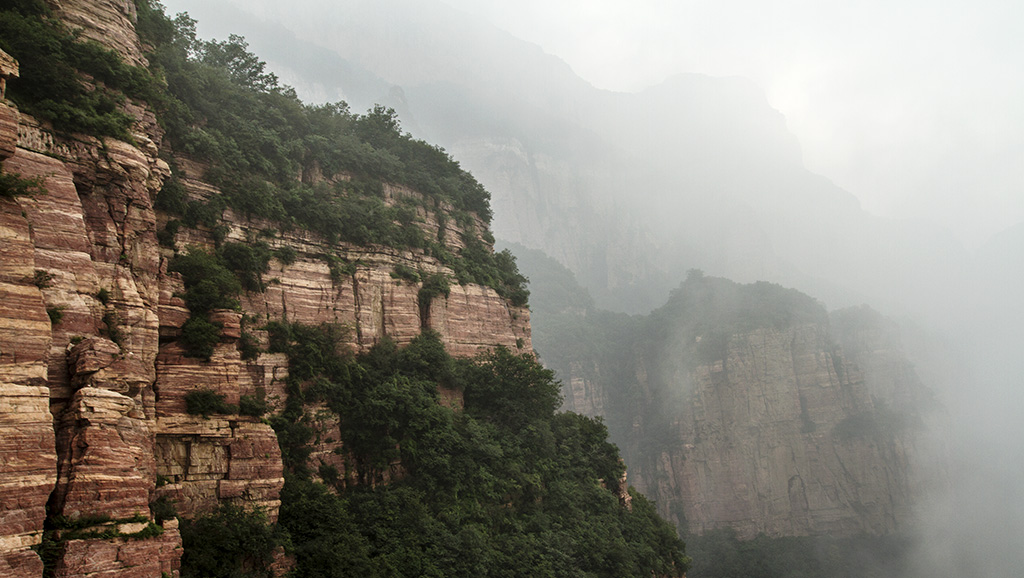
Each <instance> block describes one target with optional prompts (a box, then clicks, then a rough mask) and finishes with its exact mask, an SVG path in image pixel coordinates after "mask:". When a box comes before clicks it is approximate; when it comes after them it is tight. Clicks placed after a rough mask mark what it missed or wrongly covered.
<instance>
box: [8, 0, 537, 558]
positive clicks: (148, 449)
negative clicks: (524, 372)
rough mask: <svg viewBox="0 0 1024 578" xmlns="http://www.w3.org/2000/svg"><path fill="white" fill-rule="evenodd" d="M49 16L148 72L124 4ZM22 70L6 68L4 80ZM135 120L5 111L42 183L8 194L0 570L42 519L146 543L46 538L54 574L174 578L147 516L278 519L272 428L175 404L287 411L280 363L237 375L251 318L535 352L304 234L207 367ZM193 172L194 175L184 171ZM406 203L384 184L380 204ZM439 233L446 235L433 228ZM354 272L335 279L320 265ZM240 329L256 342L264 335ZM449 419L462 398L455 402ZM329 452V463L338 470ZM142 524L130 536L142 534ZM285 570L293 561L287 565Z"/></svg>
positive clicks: (148, 124) (419, 256) (165, 534)
mask: <svg viewBox="0 0 1024 578" xmlns="http://www.w3.org/2000/svg"><path fill="white" fill-rule="evenodd" d="M56 9H57V14H58V15H59V16H60V17H61V18H63V19H65V20H66V21H67V22H68V23H69V24H70V25H71V26H72V27H79V28H82V29H83V35H84V36H85V37H87V38H92V39H95V40H97V41H99V42H101V43H103V44H104V45H106V46H108V47H110V48H113V49H115V50H117V51H118V52H119V53H120V54H121V55H122V56H123V57H125V58H126V59H127V60H128V61H129V62H133V63H142V62H144V59H143V57H142V52H141V50H140V48H139V46H140V44H139V41H138V38H137V37H136V36H135V33H134V28H133V23H134V20H135V18H136V15H135V5H134V3H133V2H131V1H130V0H126V1H120V0H118V1H112V0H111V1H108V0H94V1H64V2H61V3H59V6H56ZM16 74H17V69H16V63H15V62H14V61H13V59H10V58H7V56H6V55H4V54H2V53H0V78H4V79H6V78H7V77H9V76H14V75H16ZM124 109H125V111H126V112H128V113H129V114H131V115H132V116H133V117H134V118H135V119H136V122H135V125H134V127H133V130H132V141H133V142H132V143H127V142H122V141H118V140H115V139H110V138H107V139H103V140H102V141H101V140H99V139H96V138H92V137H85V136H80V135H72V136H69V135H65V134H61V133H58V132H56V131H54V130H52V127H49V126H48V125H46V124H45V123H40V122H38V121H37V120H36V119H34V118H32V117H31V116H28V115H25V114H21V113H20V112H19V111H18V110H17V108H16V107H14V106H13V105H11V104H10V103H7V102H0V161H2V162H3V170H4V171H5V172H9V173H16V174H18V175H20V176H21V177H24V178H38V179H41V181H42V185H43V186H44V188H45V194H37V195H32V196H21V197H16V198H6V197H5V198H0V498H2V499H0V504H2V505H0V574H2V575H3V576H5V577H6V576H11V577H13V578H22V577H24V578H29V577H32V578H37V577H38V576H40V575H41V574H42V571H43V565H42V561H41V559H40V557H39V556H38V555H37V553H36V552H35V551H33V548H35V547H38V546H39V545H40V544H41V542H42V540H43V532H44V521H45V520H47V518H48V517H49V518H50V519H51V520H54V519H57V517H59V516H62V517H63V518H60V519H68V520H76V519H83V518H91V517H95V516H109V517H110V518H111V519H112V521H110V522H107V523H105V525H102V524H101V525H100V526H99V528H100V529H101V530H103V531H105V532H107V533H108V534H109V533H112V532H113V533H120V534H121V535H125V534H134V533H136V532H142V531H145V534H144V535H143V536H142V537H141V538H140V539H134V540H126V539H124V538H121V537H114V538H110V537H109V536H100V537H89V536H82V535H80V534H61V532H62V531H61V530H59V529H58V530H51V531H50V532H52V536H51V535H50V534H48V540H51V541H52V543H50V544H49V545H48V548H51V549H52V551H53V552H56V554H55V556H56V560H55V562H54V563H53V564H54V565H53V566H52V569H53V572H54V575H55V576H60V577H72V576H76V577H78V576H89V577H107V576H110V577H113V576H118V577H130V578H131V577H135V576H138V577H143V576H147V577H150V576H160V575H169V576H177V573H178V565H179V559H180V556H181V537H180V535H179V533H178V530H177V526H176V523H175V522H174V521H173V520H170V521H164V522H163V523H162V525H161V526H159V527H156V526H154V528H157V529H153V528H149V529H147V528H148V526H147V523H146V522H138V521H132V522H125V520H138V519H140V516H141V518H146V519H149V518H150V510H149V508H150V504H151V503H153V502H154V500H157V499H158V498H160V497H166V498H167V499H169V500H172V501H173V502H174V503H175V505H176V507H177V509H178V511H179V513H181V514H182V515H185V516H192V515H198V514H202V513H204V512H208V511H211V510H213V509H214V508H216V507H217V505H218V504H220V503H224V502H232V503H238V504H243V505H245V506H246V507H260V508H263V509H264V510H265V511H266V513H267V516H268V518H269V519H270V520H275V519H276V517H277V513H278V508H279V506H280V492H281V488H282V487H283V483H284V478H283V465H282V459H281V452H280V449H279V447H278V443H277V438H276V436H275V433H274V431H273V429H272V428H271V427H270V426H269V425H268V424H267V423H266V422H264V421H261V420H260V419H259V418H255V417H250V416H243V415H217V416H214V417H212V418H210V419H205V418H203V417H202V416H195V415H189V414H188V413H187V411H186V402H185V398H186V396H187V394H188V393H189V392H191V391H194V390H197V389H209V390H213V391H215V392H218V393H220V394H222V395H224V396H225V401H226V402H228V403H231V404H238V403H239V401H240V399H241V398H242V396H253V397H254V398H259V399H264V400H266V402H267V403H268V406H269V407H270V409H271V411H273V410H274V409H280V407H281V405H282V404H283V401H284V399H285V391H284V384H285V380H286V378H287V374H288V372H287V366H288V361H287V358H286V357H285V356H284V355H282V354H270V353H262V354H260V355H259V356H258V358H256V359H248V360H243V359H242V356H241V354H240V352H239V341H240V339H241V338H242V328H243V325H244V323H246V321H245V319H249V320H251V319H258V320H261V321H264V322H265V321H266V320H286V321H289V322H297V323H304V324H318V323H324V322H329V323H335V324H341V325H343V326H345V327H347V328H348V329H349V331H348V337H349V343H348V345H350V346H351V347H352V348H354V349H355V350H361V349H365V348H368V347H370V346H371V345H373V344H374V343H375V342H377V341H379V340H380V339H382V338H384V337H390V338H392V339H394V340H395V341H397V342H398V343H406V342H408V341H410V340H411V339H413V338H414V337H415V336H416V335H418V334H419V333H420V332H421V331H422V330H423V329H424V328H425V327H429V328H430V329H433V330H435V331H437V332H439V334H440V335H441V336H442V339H443V341H444V343H445V344H446V346H448V348H449V350H450V351H451V352H452V353H453V354H455V355H463V356H465V355H473V354H475V353H476V352H477V351H478V350H479V349H480V348H481V347H493V346H496V345H504V346H507V347H509V348H512V349H516V350H520V351H530V350H531V343H530V330H529V312H528V310H527V309H526V308H524V307H513V306H511V305H510V304H509V303H508V302H507V301H506V300H505V299H503V298H501V297H500V296H499V295H498V294H497V293H496V292H495V291H494V290H492V289H490V288H487V287H483V286H476V285H466V286H458V285H456V286H453V287H452V288H451V291H450V293H449V294H448V295H447V296H445V295H437V296H435V297H434V298H433V299H432V300H430V302H429V303H428V304H425V305H424V304H421V303H420V299H419V295H418V293H419V288H420V284H419V283H410V282H409V281H405V280H399V279H395V278H394V277H393V276H392V275H391V273H392V272H393V271H394V269H395V267H396V266H398V265H404V266H406V267H410V268H412V269H419V270H422V271H425V272H428V273H447V274H451V273H452V272H451V270H449V269H447V268H445V267H444V266H443V265H442V264H441V263H440V262H439V261H438V260H436V259H434V258H431V257H427V256H426V255H425V254H424V253H422V252H412V251H404V250H396V249H390V248H386V247H359V246H354V245H337V244H331V243H327V242H326V241H325V240H324V239H321V238H319V237H317V236H316V235H313V234H310V233H305V232H302V231H298V230H291V231H289V232H288V233H286V234H280V235H278V236H276V237H275V238H274V239H273V240H272V243H273V246H274V248H281V247H286V246H287V247H290V248H291V249H293V250H294V252H295V254H296V259H295V261H294V262H291V263H289V264H287V265H285V264H283V263H280V262H278V261H274V262H273V263H272V270H271V271H270V272H269V274H267V275H266V281H267V282H268V283H267V284H268V288H267V290H266V291H265V292H262V293H251V294H248V295H247V296H245V298H244V299H243V303H242V312H235V311H216V312H214V314H213V320H214V321H216V322H218V323H219V324H220V325H221V326H222V329H221V332H220V342H219V343H218V344H217V345H216V347H215V348H214V349H215V350H214V354H213V355H212V356H211V358H210V359H209V360H200V359H196V358H193V357H188V356H186V355H185V354H184V351H183V349H182V346H181V345H180V343H179V342H178V338H179V337H180V334H181V327H182V325H183V324H184V323H185V321H186V320H187V319H188V318H189V315H190V314H189V311H188V309H187V308H186V307H185V303H184V301H183V300H182V299H181V297H180V295H181V293H182V292H183V291H184V286H183V284H182V280H181V277H180V275H178V274H175V273H168V271H167V266H168V262H169V259H170V258H171V256H172V252H171V251H170V250H169V249H166V248H161V247H160V245H159V243H158V240H157V231H158V230H159V229H160V227H163V225H164V224H165V223H166V222H167V220H168V217H167V216H166V215H162V214H160V213H158V212H157V211H156V210H155V209H154V202H153V201H154V199H155V198H156V195H157V193H158V192H159V191H160V189H161V187H162V186H163V183H164V182H165V180H166V179H167V178H168V177H169V176H170V168H169V166H168V164H167V162H165V161H164V160H162V159H161V158H160V146H161V140H162V131H161V129H160V128H159V125H158V124H157V123H156V119H155V117H154V115H153V113H152V112H150V111H148V110H147V109H145V108H144V107H142V106H140V105H138V104H137V103H133V102H130V101H129V102H126V103H125V104H124ZM181 164H182V166H183V167H185V173H184V174H185V182H186V187H187V189H188V191H189V194H190V195H193V196H194V197H196V198H204V196H209V195H211V194H219V192H218V191H217V190H216V189H215V188H213V187H212V186H210V185H209V184H207V183H204V182H202V180H201V176H202V167H201V165H199V164H196V163H192V164H190V161H189V160H188V159H181ZM189 168H193V169H196V170H195V171H189ZM414 195H417V193H416V192H414V191H411V190H408V189H406V188H404V187H398V186H391V185H386V186H385V197H386V199H385V200H386V202H398V201H399V199H401V198H405V197H408V196H414ZM446 210H447V211H450V210H451V208H450V207H445V206H439V207H436V208H435V209H434V210H432V211H427V210H426V209H421V210H420V213H419V214H418V221H419V223H418V224H419V226H421V227H423V228H424V230H425V231H426V232H427V233H429V234H431V235H433V237H434V238H444V239H445V242H446V243H447V244H448V247H449V248H450V249H453V250H457V249H458V248H459V247H461V243H462V240H461V235H462V234H463V233H465V234H470V235H476V236H478V237H480V238H482V236H483V233H484V232H485V231H486V224H485V223H483V222H482V221H480V220H479V219H475V220H474V219H470V222H466V221H465V219H464V220H463V223H462V224H461V225H458V224H455V222H454V221H455V220H454V219H449V218H441V217H439V215H441V214H442V213H444V212H445V211H446ZM223 219H224V224H225V225H226V227H227V228H228V234H227V235H228V239H229V240H237V241H245V240H247V239H252V238H255V237H256V236H257V235H260V234H262V233H263V232H265V231H266V230H268V229H270V228H273V227H274V224H273V223H267V222H257V221H250V220H247V219H244V218H241V217H239V216H238V215H235V214H234V213H232V212H231V211H225V213H224V215H223ZM441 227H445V232H444V233H441V234H440V235H439V229H440V228H441ZM174 242H175V243H177V245H178V246H179V247H180V248H182V249H184V248H185V247H188V246H199V247H212V246H213V238H212V236H211V234H210V231H206V230H200V229H181V230H180V231H179V232H178V235H177V238H176V239H174ZM324 254H332V255H335V256H336V257H338V258H341V259H344V260H346V261H348V262H350V263H353V264H354V266H353V267H352V269H351V270H350V271H349V272H346V273H345V274H344V275H340V276H339V275H338V274H337V271H332V269H331V266H330V264H329V263H327V262H325V261H324V260H323V257H322V255H324ZM247 327H248V328H249V329H250V330H251V331H252V333H253V335H255V337H256V338H257V339H260V340H262V344H263V345H264V346H265V345H266V341H267V335H266V333H265V332H263V331H260V330H259V329H258V325H257V324H254V323H251V322H250V323H249V325H247ZM456 403H457V402H456ZM332 449H333V448H328V449H327V450H326V451H329V452H330V453H331V455H337V454H335V453H334V452H331V450H332ZM139 524H141V526H139ZM277 565H278V566H280V567H281V568H287V566H288V564H287V561H284V560H278V564H277Z"/></svg>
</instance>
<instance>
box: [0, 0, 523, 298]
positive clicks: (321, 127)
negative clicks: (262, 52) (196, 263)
mask: <svg viewBox="0 0 1024 578" xmlns="http://www.w3.org/2000/svg"><path fill="white" fill-rule="evenodd" d="M136 5H137V8H138V13H139V21H138V25H137V30H138V32H139V34H140V36H141V37H142V38H143V40H144V42H146V43H147V44H148V46H149V49H150V50H149V53H148V54H147V56H148V58H149V60H150V68H149V70H146V69H143V68H139V67H134V66H129V65H127V64H125V63H124V62H123V61H121V60H120V58H119V57H118V56H117V54H116V53H114V52H112V51H110V50H107V49H105V48H103V47H102V46H100V45H99V44H98V43H96V42H92V41H83V40H82V39H81V38H79V37H78V35H76V34H75V33H72V32H70V31H68V30H67V29H66V27H65V26H63V25H62V24H61V23H60V22H59V21H58V20H57V19H56V18H54V17H53V16H52V13H51V10H50V8H49V7H48V6H47V4H46V3H45V2H42V1H41V0H19V1H18V2H14V3H13V4H11V5H9V6H8V7H5V8H3V9H0V48H3V49H4V50H6V51H7V52H8V53H10V54H12V55H13V56H14V57H15V58H17V59H19V60H20V61H21V64H22V75H21V78H19V79H14V80H12V82H11V84H10V90H9V94H10V97H11V98H12V100H14V101H15V102H16V103H17V104H18V106H19V107H21V109H22V110H24V111H25V112H28V113H31V114H34V115H36V116H38V117H40V118H42V119H44V120H48V121H51V122H52V123H53V126H54V127H55V128H56V129H57V130H60V131H67V132H83V133H86V134H92V135H96V136H114V137H117V138H121V139H125V140H130V138H131V137H130V128H131V124H132V122H133V121H132V118H131V117H130V116H129V115H128V114H127V113H126V112H125V111H124V107H123V104H124V102H125V100H126V99H127V98H131V99H135V100H138V101H143V102H146V103H148V104H149V105H150V106H151V107H152V108H154V109H155V110H156V111H157V113H158V114H157V116H158V119H159V121H160V122H161V124H162V125H163V126H164V128H165V129H166V131H167V139H168V141H169V142H170V144H171V145H172V146H173V148H174V149H175V150H176V151H178V152H180V153H185V154H188V155H192V156H195V157H197V158H201V159H202V160H203V161H204V162H207V163H209V164H210V169H209V170H208V172H207V174H206V175H205V178H206V179H207V180H208V181H210V182H211V183H213V184H215V185H217V186H218V187H219V188H220V189H221V191H223V193H224V194H223V195H222V196H218V197H215V198H212V199H209V200H208V201H206V202H199V201H195V200H188V199H187V198H186V196H185V194H184V189H183V187H181V184H180V182H178V180H177V179H176V178H172V179H170V180H169V181H168V183H167V185H166V186H165V188H164V191H163V192H162V193H161V194H160V195H159V197H158V199H157V207H158V208H159V209H161V210H165V211H168V212H169V213H171V214H172V215H174V216H176V217H178V218H180V219H181V221H180V222H184V223H185V224H187V225H189V226H196V225H199V224H202V225H204V226H206V227H209V228H210V229H212V230H213V232H214V234H215V236H216V235H217V233H218V228H219V225H220V223H219V219H220V214H221V212H222V210H223V209H224V208H225V207H226V206H230V207H232V208H234V209H235V210H236V211H238V212H240V213H242V214H244V215H247V216H249V217H262V218H266V219H271V220H275V221H278V222H280V223H281V226H282V227H283V228H290V227H301V228H305V229H309V230H312V231H315V232H317V233H320V234H321V235H323V236H324V237H325V238H326V239H327V240H328V241H329V242H335V241H347V242H351V243H356V244H361V245H366V244H381V245H388V246H393V247H404V248H412V249H418V250H423V251H426V252H428V253H430V254H434V255H435V256H437V257H438V258H440V259H441V260H442V262H444V263H445V264H446V265H449V266H451V267H453V268H454V269H455V270H456V271H457V277H458V279H459V281H460V282H463V283H467V282H475V283H481V284H485V285H489V286H491V287H494V288H495V290H497V291H498V293H499V294H501V295H503V296H505V297H507V298H509V299H511V300H512V301H513V302H514V303H515V304H517V305H524V304H525V303H526V298H527V295H528V292H527V291H526V289H525V284H526V279H525V278H524V277H522V276H521V275H519V273H518V270H517V269H516V267H515V262H514V261H513V260H512V259H511V258H510V256H507V255H506V256H503V255H494V253H493V252H492V251H490V250H489V249H487V248H486V247H483V246H482V245H481V244H480V243H479V241H476V238H475V236H474V235H472V234H471V235H468V236H469V237H472V241H473V242H474V243H470V245H471V246H468V247H467V248H466V249H465V250H463V251H462V252H460V253H459V254H455V255H453V254H451V253H450V252H449V251H448V250H447V249H445V248H444V247H443V245H441V243H440V241H441V239H440V238H439V239H437V240H430V239H427V238H426V237H425V235H424V234H423V232H422V230H421V229H420V228H419V227H418V226H415V225H414V223H413V221H414V219H415V215H416V212H415V209H414V207H413V206H412V205H414V204H415V203H417V202H422V203H423V204H424V205H426V206H428V207H430V208H432V209H433V210H434V211H435V212H438V213H441V212H443V211H444V210H448V209H447V208H446V207H448V205H449V204H450V206H451V207H454V211H455V213H456V215H459V214H468V213H475V214H477V215H479V216H480V217H481V218H482V219H483V220H484V221H485V222H488V221H490V218H491V209H490V195H489V194H488V193H487V191H486V190H484V188H483V187H482V186H481V185H480V183H478V182H477V181H476V179H474V178H473V177H472V175H470V174H469V173H467V172H465V171H463V170H462V168H461V167H460V166H459V163H458V162H456V161H455V160H453V159H452V158H451V157H450V156H449V155H448V154H447V153H446V152H445V151H444V150H443V149H440V148H438V147H436V146H433V145H430V144H428V143H426V142H423V141H420V140H417V139H414V138H413V137H412V136H411V135H410V134H409V133H407V132H403V131H402V129H401V125H400V123H399V120H398V117H397V115H396V114H395V112H394V110H391V109H387V108H384V107H381V106H376V107H374V108H373V109H372V110H370V111H368V112H367V113H366V114H362V115H361V114H355V113H352V112H350V111H349V109H348V106H347V105H346V104H345V103H343V102H341V103H335V104H327V105H321V106H308V105H305V104H303V103H302V102H301V101H299V99H298V98H297V97H296V95H295V92H294V91H293V90H291V89H290V88H288V87H285V86H282V85H280V84H279V83H278V80H277V78H276V77H275V76H274V75H273V74H271V73H268V72H266V71H265V64H264V63H263V62H262V61H260V60H259V59H258V58H257V57H256V56H255V55H254V54H252V53H251V52H249V51H248V50H247V45H246V43H245V41H244V40H243V39H241V38H239V37H235V36H232V37H230V38H229V39H228V40H227V41H221V42H218V41H202V40H199V39H197V38H196V34H195V22H194V21H193V20H191V19H190V18H188V17H187V16H179V17H177V18H176V19H174V20H173V21H172V20H170V19H168V18H167V17H166V16H165V14H164V12H163V7H162V6H161V5H160V4H159V3H157V2H152V1H150V0H138V1H137V2H136ZM310 175H323V176H324V177H326V180H323V179H320V178H319V177H311V176H310ZM307 177H309V178H307ZM349 177H351V178H349ZM383 182H393V183H401V184H405V185H408V186H410V187H412V188H413V189H415V190H417V191H419V192H420V193H422V194H423V195H425V198H424V199H423V200H422V201H413V200H411V199H406V200H404V201H402V202H400V203H399V204H398V205H397V206H396V205H391V204H385V202H384V199H383V187H382V183H383ZM332 183H333V184H332ZM31 185H32V183H26V182H21V181H16V180H12V177H11V176H10V175H2V174H0V193H2V194H4V195H5V196H10V195H13V194H24V193H25V192H26V191H29V190H31V189H32V186H31ZM402 203H404V204H402ZM467 222H468V221H467ZM177 226H179V221H178V220H177V219H174V220H172V221H171V222H169V223H168V228H167V229H166V230H163V231H161V232H160V241H161V243H162V244H164V245H165V246H169V247H171V246H173V236H174V230H175V229H176V227H177ZM243 285H246V288H247V289H250V287H249V286H248V285H247V284H246V283H245V280H244V279H243Z"/></svg>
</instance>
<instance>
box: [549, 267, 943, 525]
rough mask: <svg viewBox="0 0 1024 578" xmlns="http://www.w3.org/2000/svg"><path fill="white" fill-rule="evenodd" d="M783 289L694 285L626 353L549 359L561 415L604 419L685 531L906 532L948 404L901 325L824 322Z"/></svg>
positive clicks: (639, 480)
mask: <svg viewBox="0 0 1024 578" xmlns="http://www.w3.org/2000/svg"><path fill="white" fill-rule="evenodd" d="M759 286H760V288H758V287H759ZM786 291H791V290H783V289H782V288H780V287H777V286H769V285H767V284H758V285H746V286H740V285H736V284H732V283H730V282H727V281H725V280H721V279H702V280H696V281H695V280H688V281H687V282H686V283H685V284H684V285H683V287H682V288H681V289H679V290H677V292H676V293H675V294H674V295H673V298H672V299H671V300H670V303H669V304H668V305H666V306H665V307H664V308H662V309H659V310H656V311H655V312H654V313H652V315H651V316H650V317H648V318H645V319H643V320H641V321H639V322H638V323H637V325H636V327H635V328H634V329H633V331H632V337H631V338H629V339H626V340H620V341H617V342H616V345H617V347H619V348H621V349H620V352H619V353H610V354H609V355H606V356H599V357H597V358H586V356H581V355H579V354H578V353H577V354H575V355H573V356H570V357H565V358H563V357H561V356H559V355H552V356H551V357H545V361H546V362H548V363H549V364H551V365H552V366H554V367H556V368H557V369H559V370H560V374H561V376H562V379H563V382H564V384H565V398H566V402H565V403H566V407H567V409H572V410H575V411H580V412H582V413H586V414H589V415H604V416H605V419H606V421H607V422H608V424H609V429H610V431H611V432H612V437H613V439H614V440H615V441H616V443H618V444H619V445H620V447H621V448H622V452H623V456H624V458H625V460H626V462H627V464H628V466H629V471H630V479H631V480H632V483H633V484H634V485H636V486H637V488H638V489H639V490H640V491H642V492H644V493H645V494H646V495H648V496H651V497H652V498H653V499H654V500H655V501H656V502H657V504H658V508H659V512H660V513H661V514H662V515H663V516H665V517H666V518H668V519H670V520H672V521H673V522H675V523H676V524H677V525H679V527H680V528H683V529H686V530H688V531H690V532H694V533H697V534H701V533H704V532H706V531H709V530H713V529H717V528H733V529H735V530H736V531H737V534H738V535H739V536H740V537H743V538H752V537H754V536H756V535H758V534H766V535H768V536H792V535H832V536H851V535H856V534H858V533H862V532H864V533H869V534H889V533H893V532H895V531H897V530H900V529H905V528H908V527H909V526H910V524H911V523H912V522H913V512H912V506H913V505H914V503H915V500H917V499H920V498H921V497H922V495H923V492H924V491H925V489H926V486H929V485H932V486H934V485H935V484H941V483H942V481H941V478H942V472H941V470H940V471H936V469H935V468H934V467H933V465H934V462H933V457H934V456H935V453H936V452H938V451H941V448H940V447H939V446H937V445H936V444H934V443H932V441H930V440H931V433H932V432H933V430H929V428H930V427H934V426H935V425H936V423H937V422H936V420H941V417H942V415H943V410H942V409H941V407H940V406H939V404H938V403H937V402H936V401H935V400H934V399H933V398H932V394H931V393H930V391H929V390H928V389H927V388H926V387H925V386H924V385H923V384H921V382H920V380H918V378H917V376H916V374H915V372H914V370H913V367H912V366H911V365H910V363H909V362H908V361H907V359H906V356H905V355H904V354H903V351H902V348H901V345H900V343H899V339H898V332H897V331H895V325H894V324H892V323H891V322H889V321H887V320H885V319H884V318H882V317H881V316H880V315H878V314H877V313H874V312H873V311H870V310H868V309H866V308H864V309H855V310H845V311H841V312H839V313H837V314H834V315H833V318H832V319H831V320H830V319H829V317H828V316H827V315H826V314H825V312H824V309H821V308H820V306H818V305H815V304H814V303H813V300H810V299H809V298H806V296H802V297H793V296H790V297H785V295H786V294H785V292H786ZM754 293H760V294H761V295H760V297H751V294H754ZM792 294H795V295H799V294H796V292H792ZM765 296H767V297H765ZM776 298H778V300H777V301H773V300H775V299H776ZM786 299H792V302H791V303H786V301H785V300H786ZM766 311H767V312H769V313H768V314H767V315H768V316H767V317H766V316H765V312H766ZM771 312H774V318H772V315H773V313H771ZM541 353H542V354H545V350H544V349H542V351H541ZM552 353H557V352H552ZM545 355H546V354H545Z"/></svg>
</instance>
